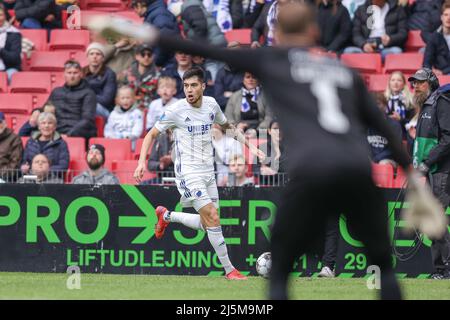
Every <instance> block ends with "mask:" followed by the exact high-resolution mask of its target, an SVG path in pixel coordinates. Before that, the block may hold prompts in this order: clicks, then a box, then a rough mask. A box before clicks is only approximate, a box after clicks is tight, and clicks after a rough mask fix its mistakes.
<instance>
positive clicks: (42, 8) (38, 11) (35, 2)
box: [14, 0, 61, 28]
mask: <svg viewBox="0 0 450 320" xmlns="http://www.w3.org/2000/svg"><path fill="white" fill-rule="evenodd" d="M14 11H15V12H16V19H17V20H18V21H20V22H22V21H23V20H25V19H26V18H34V19H36V20H38V21H39V22H41V23H44V24H48V25H50V26H51V27H53V28H61V17H60V10H58V8H57V6H56V3H55V1H54V0H17V2H16V5H15V6H14ZM50 14H52V15H54V16H55V20H53V21H52V22H50V23H47V22H45V21H44V20H45V18H46V17H47V16H48V15H50Z"/></svg>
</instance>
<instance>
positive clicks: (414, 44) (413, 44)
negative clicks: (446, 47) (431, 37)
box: [405, 30, 426, 52]
mask: <svg viewBox="0 0 450 320" xmlns="http://www.w3.org/2000/svg"><path fill="white" fill-rule="evenodd" d="M420 32H421V31H420V30H410V31H409V32H408V40H407V41H406V44H405V51H406V52H418V51H419V50H420V49H421V48H424V47H425V45H426V44H425V42H423V40H422V37H421V36H420Z"/></svg>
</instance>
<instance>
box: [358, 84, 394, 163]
mask: <svg viewBox="0 0 450 320" xmlns="http://www.w3.org/2000/svg"><path fill="white" fill-rule="evenodd" d="M375 100H376V102H377V105H378V108H379V109H380V111H381V112H383V114H385V115H386V108H387V105H388V102H387V99H386V97H385V96H384V94H383V93H381V92H378V93H376V94H375ZM386 119H387V121H388V122H389V124H390V125H391V126H392V128H393V129H394V130H395V131H396V132H397V134H398V135H399V136H401V135H402V127H401V125H400V123H399V122H398V121H395V120H393V119H391V118H390V117H387V116H386ZM367 141H368V142H369V145H370V148H371V151H372V161H373V162H375V163H379V164H390V165H392V166H393V167H394V168H397V166H398V164H397V162H395V161H394V160H393V155H392V152H391V150H390V149H389V147H388V145H389V141H388V140H387V139H386V138H385V137H383V136H381V135H380V134H379V133H378V132H377V131H376V130H374V129H371V128H370V129H369V130H368V132H367Z"/></svg>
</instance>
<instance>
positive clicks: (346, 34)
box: [317, 1, 352, 52]
mask: <svg viewBox="0 0 450 320" xmlns="http://www.w3.org/2000/svg"><path fill="white" fill-rule="evenodd" d="M335 10H336V12H335ZM317 21H318V24H319V28H320V34H321V36H320V45H321V46H322V47H324V48H325V49H326V50H327V51H333V52H340V51H342V50H343V49H344V48H345V47H346V46H347V45H348V43H349V41H350V39H351V35H352V21H351V20H350V14H349V13H348V10H347V8H345V7H344V6H343V5H342V3H341V2H340V1H338V2H337V3H336V8H335V7H334V4H332V3H328V4H327V5H325V4H324V3H321V4H320V5H319V10H318V13H317Z"/></svg>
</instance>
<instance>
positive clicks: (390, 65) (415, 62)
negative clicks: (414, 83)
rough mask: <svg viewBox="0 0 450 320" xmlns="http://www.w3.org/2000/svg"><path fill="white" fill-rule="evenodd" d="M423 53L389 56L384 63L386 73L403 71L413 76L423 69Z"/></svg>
mask: <svg viewBox="0 0 450 320" xmlns="http://www.w3.org/2000/svg"><path fill="white" fill-rule="evenodd" d="M422 63H423V54H422V53H400V54H389V55H387V56H386V60H385V63H384V73H392V72H394V71H401V72H403V73H405V74H413V73H415V72H416V71H417V70H418V69H420V68H421V67H422Z"/></svg>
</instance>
